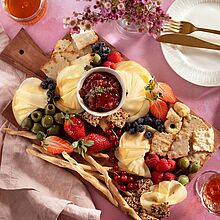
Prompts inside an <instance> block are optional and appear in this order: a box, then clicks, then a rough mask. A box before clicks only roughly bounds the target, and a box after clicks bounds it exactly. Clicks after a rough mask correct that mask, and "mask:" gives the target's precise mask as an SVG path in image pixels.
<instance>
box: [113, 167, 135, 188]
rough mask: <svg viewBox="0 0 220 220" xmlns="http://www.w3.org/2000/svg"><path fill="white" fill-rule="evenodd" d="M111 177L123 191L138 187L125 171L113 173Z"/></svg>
mask: <svg viewBox="0 0 220 220" xmlns="http://www.w3.org/2000/svg"><path fill="white" fill-rule="evenodd" d="M113 179H114V180H115V182H116V183H117V186H118V188H119V189H120V190H121V191H124V192H125V191H130V190H135V189H138V183H137V182H135V180H134V178H133V177H132V176H131V175H128V174H127V172H125V171H122V172H121V173H115V174H114V176H113Z"/></svg>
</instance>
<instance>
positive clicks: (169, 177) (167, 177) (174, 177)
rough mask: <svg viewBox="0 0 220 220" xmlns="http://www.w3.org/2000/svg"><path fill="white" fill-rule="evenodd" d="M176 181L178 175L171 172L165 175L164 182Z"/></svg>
mask: <svg viewBox="0 0 220 220" xmlns="http://www.w3.org/2000/svg"><path fill="white" fill-rule="evenodd" d="M175 179H176V175H175V174H173V173H170V172H166V173H164V175H163V180H167V181H171V180H175Z"/></svg>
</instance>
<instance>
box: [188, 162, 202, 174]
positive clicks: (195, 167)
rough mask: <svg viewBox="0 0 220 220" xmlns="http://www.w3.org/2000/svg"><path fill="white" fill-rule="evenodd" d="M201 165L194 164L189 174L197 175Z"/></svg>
mask: <svg viewBox="0 0 220 220" xmlns="http://www.w3.org/2000/svg"><path fill="white" fill-rule="evenodd" d="M200 167H201V166H200V164H199V162H193V163H191V164H190V166H189V172H190V173H196V172H197V171H198V170H199V169H200Z"/></svg>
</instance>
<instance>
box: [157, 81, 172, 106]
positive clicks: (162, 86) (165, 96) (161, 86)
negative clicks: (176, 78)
mask: <svg viewBox="0 0 220 220" xmlns="http://www.w3.org/2000/svg"><path fill="white" fill-rule="evenodd" d="M154 91H155V92H157V93H160V94H161V96H160V99H162V100H163V101H165V102H169V103H175V102H176V97H175V95H174V94H173V90H172V88H171V87H170V86H169V85H168V84H166V83H163V82H157V85H156V88H155V90H154Z"/></svg>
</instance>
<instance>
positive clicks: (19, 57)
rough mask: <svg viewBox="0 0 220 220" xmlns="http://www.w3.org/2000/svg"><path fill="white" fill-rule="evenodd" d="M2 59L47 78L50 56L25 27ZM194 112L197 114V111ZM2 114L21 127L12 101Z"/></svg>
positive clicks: (218, 136)
mask: <svg viewBox="0 0 220 220" xmlns="http://www.w3.org/2000/svg"><path fill="white" fill-rule="evenodd" d="M69 37H70V35H69V34H67V35H66V36H65V37H64V38H66V39H68V38H69ZM99 38H100V40H102V41H105V40H104V39H103V38H102V37H100V36H99ZM105 42H106V41H105ZM106 44H107V45H108V46H109V47H110V48H111V49H112V50H116V49H115V48H114V47H113V46H112V45H110V44H109V43H108V42H106ZM123 58H124V59H125V60H128V58H127V57H125V56H123ZM0 59H2V60H3V61H5V62H7V63H8V64H10V65H12V66H13V67H15V68H17V69H18V70H21V71H22V72H24V73H25V74H27V77H38V78H40V79H44V78H46V76H45V74H44V73H43V72H42V71H41V70H40V69H41V67H42V66H43V65H44V64H45V63H46V62H47V61H48V60H49V58H48V57H47V56H46V55H45V54H44V53H43V51H42V50H41V49H40V48H39V46H38V45H37V44H36V43H35V42H34V40H33V39H32V38H31V37H30V35H29V34H28V33H27V32H26V31H25V30H24V29H23V28H22V29H21V30H20V31H19V33H18V34H17V35H16V36H15V38H14V39H13V40H11V42H10V43H9V45H8V46H7V47H6V48H5V49H4V50H3V52H2V53H1V54H0ZM193 114H195V115H197V114H196V113H193ZM2 115H3V116H4V117H5V118H6V119H7V120H8V121H10V122H11V123H12V124H13V125H15V126H16V127H17V128H20V126H19V125H18V124H17V122H16V120H15V118H14V115H13V112H12V107H11V103H10V104H9V105H8V106H6V108H5V109H4V111H3V113H2ZM207 124H208V123H207ZM208 125H209V124H208ZM209 126H210V125H209ZM213 129H214V131H215V147H216V148H217V147H219V146H220V131H218V130H217V129H215V128H213Z"/></svg>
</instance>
